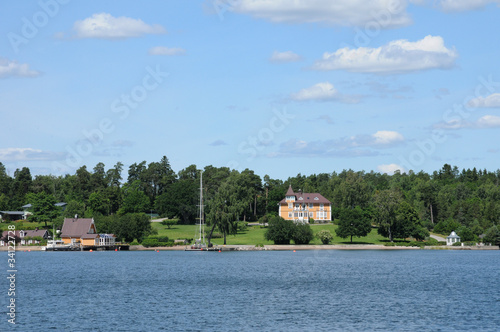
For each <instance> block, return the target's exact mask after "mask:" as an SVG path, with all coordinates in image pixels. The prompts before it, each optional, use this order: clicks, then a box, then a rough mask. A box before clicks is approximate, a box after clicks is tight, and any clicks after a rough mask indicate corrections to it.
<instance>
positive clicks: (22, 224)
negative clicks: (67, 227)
mask: <svg viewBox="0 0 500 332" xmlns="http://www.w3.org/2000/svg"><path fill="white" fill-rule="evenodd" d="M9 225H14V226H16V230H17V231H20V230H26V226H28V228H30V229H34V228H35V227H38V228H40V229H44V228H45V223H44V222H30V221H27V220H18V221H14V222H2V223H0V230H1V231H6V230H8V227H9ZM47 229H49V230H52V223H51V222H48V223H47Z"/></svg>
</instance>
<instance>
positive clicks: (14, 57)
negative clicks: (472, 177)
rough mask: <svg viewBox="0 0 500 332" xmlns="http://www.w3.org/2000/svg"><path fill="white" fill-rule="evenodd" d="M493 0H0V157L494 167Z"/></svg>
mask: <svg viewBox="0 0 500 332" xmlns="http://www.w3.org/2000/svg"><path fill="white" fill-rule="evenodd" d="M499 6H500V1H499V0H493V1H492V0H433V1H430V0H429V1H425V0H370V1H368V0H364V1H362V0H339V1H331V0H294V1H292V0H272V1H271V0H208V1H195V0H193V1H185V0H169V1H143V2H139V1H128V0H123V1H119V2H118V1H105V0H103V1H77V0H72V1H69V0H39V1H3V2H2V4H1V5H0V15H1V20H0V36H1V38H0V123H1V127H0V162H2V163H3V164H4V165H6V167H7V169H8V171H9V172H10V174H11V175H13V173H14V171H15V169H16V168H20V167H24V166H28V167H30V169H31V171H32V173H33V174H55V175H59V174H66V173H70V174H73V173H74V171H75V170H76V169H77V168H79V167H80V166H82V165H87V167H88V168H89V169H92V168H93V167H94V166H95V165H96V164H97V163H98V162H103V163H104V164H105V165H106V168H110V167H112V166H113V165H114V164H116V162H118V161H121V162H122V163H123V164H124V165H125V168H126V169H127V168H128V166H129V165H130V164H131V163H134V162H140V161H143V160H146V161H147V162H148V163H149V162H152V161H159V160H160V159H161V157H162V156H163V155H166V156H167V157H168V158H169V160H170V162H171V164H172V167H173V168H174V170H176V171H178V170H180V169H182V168H185V167H187V166H189V165H190V164H196V165H197V166H198V167H199V168H203V167H205V166H207V165H214V166H217V167H221V166H228V167H231V168H234V169H238V170H243V169H245V168H250V169H252V170H255V171H256V173H257V174H259V175H261V176H263V175H265V174H269V175H270V176H271V177H273V178H281V179H286V178H287V177H288V176H294V175H296V174H298V173H301V174H306V175H309V174H313V173H323V172H327V173H329V172H333V171H337V172H339V171H342V170H343V169H349V168H350V169H353V170H356V171H360V170H364V171H367V172H369V171H371V170H374V171H378V172H387V173H389V174H391V173H392V172H393V171H394V170H395V169H401V170H403V171H407V170H410V169H412V170H415V171H420V170H424V171H426V172H432V171H434V170H438V169H440V168H441V167H442V165H443V164H444V163H449V164H452V165H457V166H458V167H459V168H472V167H478V168H481V169H483V168H486V169H488V170H496V169H498V168H499V167H500V166H499V163H498V161H499V160H500V143H499V141H500V140H499V138H500V135H499V133H500V65H499V61H500V60H499V59H500V35H499V34H498V31H500V20H499V17H500V8H499Z"/></svg>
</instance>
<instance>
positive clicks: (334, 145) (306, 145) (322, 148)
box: [269, 131, 404, 157]
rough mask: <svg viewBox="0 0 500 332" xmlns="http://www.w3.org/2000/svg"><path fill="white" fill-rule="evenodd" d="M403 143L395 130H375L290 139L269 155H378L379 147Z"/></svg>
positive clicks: (402, 138) (401, 136) (389, 146)
mask: <svg viewBox="0 0 500 332" xmlns="http://www.w3.org/2000/svg"><path fill="white" fill-rule="evenodd" d="M402 143H404V137H403V135H401V134H400V133H398V132H395V131H377V132H376V133H375V134H373V135H355V136H351V137H342V138H338V139H328V140H317V141H311V142H307V141H303V140H298V139H290V140H288V141H286V142H284V143H281V144H280V146H279V149H278V151H276V152H274V153H272V154H270V155H269V156H271V157H291V156H307V157H367V156H377V155H380V152H379V151H378V150H379V149H386V148H391V147H394V146H396V145H398V144H402Z"/></svg>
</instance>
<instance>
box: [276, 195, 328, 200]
mask: <svg viewBox="0 0 500 332" xmlns="http://www.w3.org/2000/svg"><path fill="white" fill-rule="evenodd" d="M281 197H283V196H281ZM314 200H315V201H319V198H318V197H314Z"/></svg>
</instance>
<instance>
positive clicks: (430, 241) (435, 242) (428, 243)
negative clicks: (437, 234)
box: [425, 237, 438, 246]
mask: <svg viewBox="0 0 500 332" xmlns="http://www.w3.org/2000/svg"><path fill="white" fill-rule="evenodd" d="M425 245H426V246H437V245H438V240H436V239H434V238H432V237H430V238H429V239H427V240H426V241H425Z"/></svg>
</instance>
